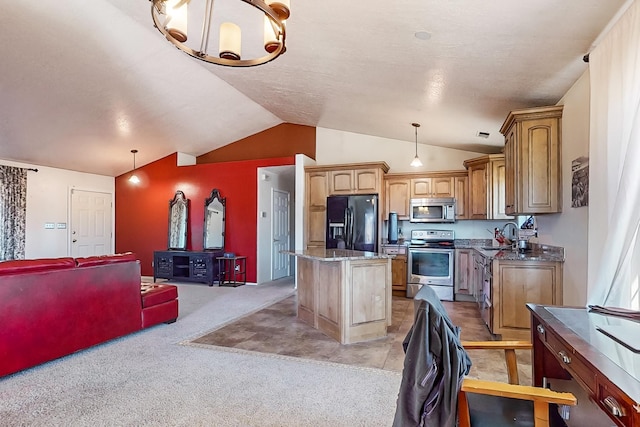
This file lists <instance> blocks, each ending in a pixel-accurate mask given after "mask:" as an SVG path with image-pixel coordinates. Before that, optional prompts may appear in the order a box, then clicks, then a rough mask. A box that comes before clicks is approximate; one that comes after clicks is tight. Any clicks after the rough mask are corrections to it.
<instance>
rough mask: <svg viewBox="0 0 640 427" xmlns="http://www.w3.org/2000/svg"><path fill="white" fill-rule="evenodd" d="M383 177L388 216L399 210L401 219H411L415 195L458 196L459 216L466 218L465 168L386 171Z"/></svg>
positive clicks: (424, 196)
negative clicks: (411, 208)
mask: <svg viewBox="0 0 640 427" xmlns="http://www.w3.org/2000/svg"><path fill="white" fill-rule="evenodd" d="M384 180H385V210H384V214H383V216H384V217H385V218H386V217H387V216H388V215H389V212H396V213H397V214H398V219H399V220H407V221H408V220H409V213H410V212H409V203H410V200H411V199H412V198H417V199H420V198H428V197H455V198H456V219H467V216H466V212H467V193H468V191H467V172H466V171H441V172H427V173H424V172H419V173H405V174H387V175H386V176H385V178H384Z"/></svg>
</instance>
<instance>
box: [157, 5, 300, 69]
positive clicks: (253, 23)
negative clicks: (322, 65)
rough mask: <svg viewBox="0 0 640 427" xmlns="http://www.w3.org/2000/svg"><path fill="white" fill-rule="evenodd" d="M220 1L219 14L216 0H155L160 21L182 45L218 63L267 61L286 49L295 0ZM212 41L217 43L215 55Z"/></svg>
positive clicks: (164, 31) (248, 64)
mask: <svg viewBox="0 0 640 427" xmlns="http://www.w3.org/2000/svg"><path fill="white" fill-rule="evenodd" d="M215 1H216V9H215V13H214V7H213V3H214V0H151V2H152V5H151V16H152V17H153V23H154V26H155V27H156V28H157V29H158V30H159V31H160V32H161V33H162V34H163V35H164V36H165V37H166V38H167V40H169V41H170V42H171V43H173V44H174V45H175V46H176V47H177V48H178V49H180V50H182V51H183V52H186V53H187V54H189V55H191V56H193V57H194V58H197V59H200V60H203V61H206V62H210V63H212V64H217V65H226V66H228V67H252V66H255V65H262V64H265V63H267V62H269V61H272V60H274V59H276V58H277V57H278V56H280V55H282V54H283V53H284V52H285V51H286V46H285V39H286V31H285V23H286V20H287V18H289V14H290V12H289V0H278V1H272V0H215ZM222 17H224V18H222ZM231 21H233V22H231ZM194 24H195V25H194ZM212 28H219V31H212ZM243 31H244V33H243ZM209 43H212V44H213V45H215V44H217V47H218V49H217V52H216V53H215V54H213V55H212V54H210V53H209ZM243 50H244V51H245V54H243Z"/></svg>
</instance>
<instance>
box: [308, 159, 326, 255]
mask: <svg viewBox="0 0 640 427" xmlns="http://www.w3.org/2000/svg"><path fill="white" fill-rule="evenodd" d="M327 178H328V177H327V173H326V172H307V174H306V192H307V193H306V199H307V205H306V206H305V216H306V222H305V224H306V227H305V242H306V247H321V248H324V247H325V244H326V243H325V239H326V226H327V225H326V222H327V195H328V193H329V189H328V179H327Z"/></svg>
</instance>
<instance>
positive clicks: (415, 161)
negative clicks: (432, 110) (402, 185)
mask: <svg viewBox="0 0 640 427" xmlns="http://www.w3.org/2000/svg"><path fill="white" fill-rule="evenodd" d="M411 126H413V127H414V128H416V156H415V157H414V158H413V160H412V161H411V166H412V167H414V168H419V167H420V166H422V162H421V161H420V159H419V158H418V128H419V127H420V123H411Z"/></svg>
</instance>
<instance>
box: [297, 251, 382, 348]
mask: <svg viewBox="0 0 640 427" xmlns="http://www.w3.org/2000/svg"><path fill="white" fill-rule="evenodd" d="M284 253H287V254H289V255H293V256H295V257H297V261H298V262H297V286H298V318H299V319H300V320H302V321H303V322H305V323H307V324H309V325H311V326H313V327H314V328H316V329H318V330H320V331H322V332H323V333H325V334H326V335H328V336H330V337H331V338H333V339H335V340H337V341H339V342H340V343H341V344H353V343H357V342H361V341H368V340H372V339H376V338H382V337H385V336H386V335H387V326H389V325H391V258H392V256H389V255H385V254H377V253H373V252H361V251H352V250H347V249H321V248H310V249H306V250H302V251H293V252H292V251H286V252H284Z"/></svg>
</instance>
